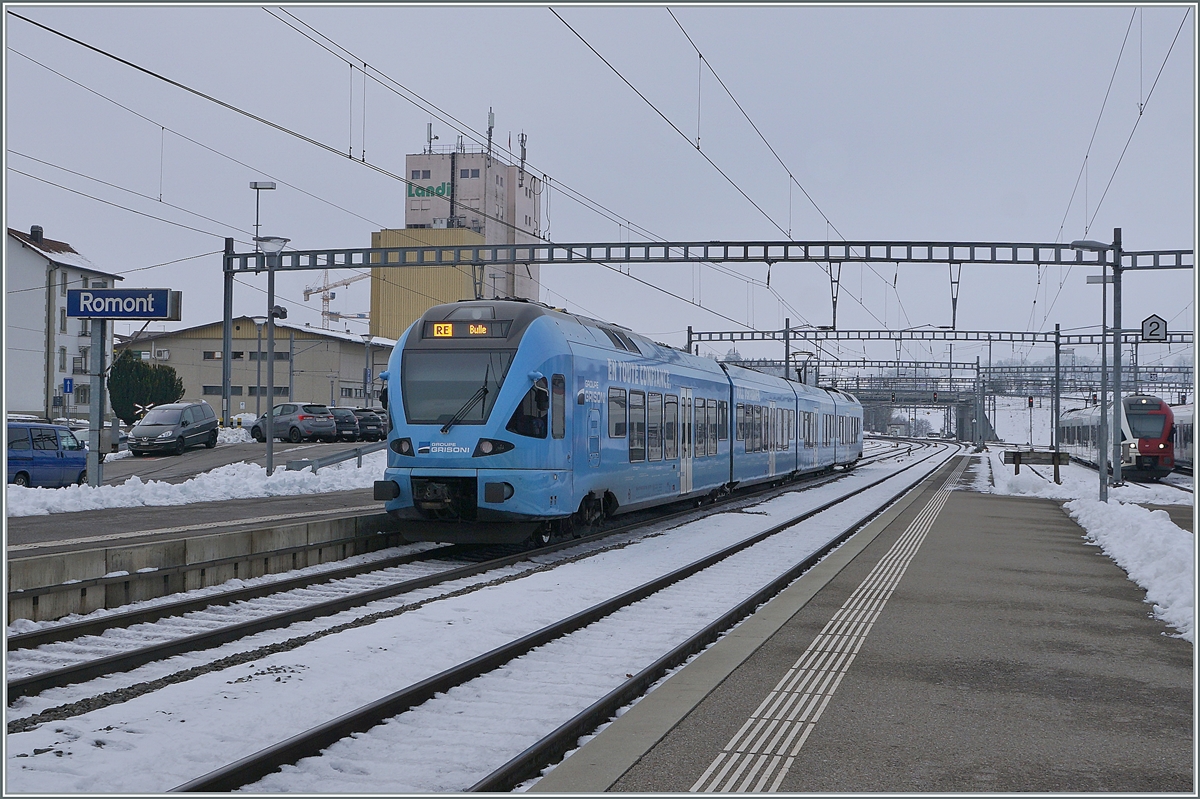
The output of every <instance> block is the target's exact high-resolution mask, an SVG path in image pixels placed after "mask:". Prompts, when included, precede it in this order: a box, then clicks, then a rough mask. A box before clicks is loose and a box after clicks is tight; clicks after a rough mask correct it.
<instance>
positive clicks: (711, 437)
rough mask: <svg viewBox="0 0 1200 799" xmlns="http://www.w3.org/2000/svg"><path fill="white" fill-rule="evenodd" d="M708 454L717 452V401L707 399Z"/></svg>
mask: <svg viewBox="0 0 1200 799" xmlns="http://www.w3.org/2000/svg"><path fill="white" fill-rule="evenodd" d="M708 454H709V455H716V454H717V401H716V400H709V401H708Z"/></svg>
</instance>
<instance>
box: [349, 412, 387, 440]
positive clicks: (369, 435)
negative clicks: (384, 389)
mask: <svg viewBox="0 0 1200 799" xmlns="http://www.w3.org/2000/svg"><path fill="white" fill-rule="evenodd" d="M353 413H354V415H355V416H357V417H358V435H359V437H360V438H361V439H362V440H363V441H378V440H379V439H381V438H383V437H384V436H385V435H386V434H387V431H386V430H384V428H383V426H384V424H385V422H384V421H383V419H381V418H380V417H379V414H378V413H377V412H376V411H374V410H372V409H370V408H354V409H353Z"/></svg>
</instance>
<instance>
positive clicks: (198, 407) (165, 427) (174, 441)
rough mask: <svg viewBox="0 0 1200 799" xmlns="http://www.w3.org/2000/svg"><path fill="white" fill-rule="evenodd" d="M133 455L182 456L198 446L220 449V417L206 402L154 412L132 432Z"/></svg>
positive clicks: (160, 407) (149, 413)
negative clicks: (152, 453) (218, 435)
mask: <svg viewBox="0 0 1200 799" xmlns="http://www.w3.org/2000/svg"><path fill="white" fill-rule="evenodd" d="M128 442H129V451H130V452H132V453H133V454H134V455H145V454H146V453H147V452H171V453H174V454H176V455H182V454H183V451H184V450H185V449H187V448H188V447H194V446H196V445H197V444H203V445H204V446H206V447H208V448H209V449H212V448H213V447H215V446H216V445H217V415H216V414H215V413H214V412H213V409H212V408H211V407H210V406H209V404H208V403H207V402H205V401H204V400H199V401H197V402H172V403H171V404H170V405H159V406H158V407H157V408H151V409H150V410H149V411H147V412H146V415H145V416H143V417H142V418H141V419H140V420H139V421H138V422H137V423H136V424H135V425H134V426H133V427H132V429H130V431H129V439H128Z"/></svg>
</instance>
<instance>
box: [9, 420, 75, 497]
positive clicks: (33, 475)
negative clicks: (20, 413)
mask: <svg viewBox="0 0 1200 799" xmlns="http://www.w3.org/2000/svg"><path fill="white" fill-rule="evenodd" d="M8 482H9V483H11V484H13V485H19V486H28V487H32V488H36V487H39V486H41V487H45V488H59V487H61V486H66V485H71V484H72V483H78V484H79V485H83V484H84V483H86V482H87V450H86V449H85V448H84V445H83V442H82V441H80V440H79V439H78V438H76V437H75V434H74V433H72V432H71V430H70V428H68V427H64V426H62V425H57V424H44V423H40V422H9V423H8Z"/></svg>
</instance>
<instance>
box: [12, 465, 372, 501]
mask: <svg viewBox="0 0 1200 799" xmlns="http://www.w3.org/2000/svg"><path fill="white" fill-rule="evenodd" d="M386 465H387V453H386V452H382V451H381V452H372V453H370V454H368V455H364V456H363V467H362V468H361V469H359V468H357V467H356V466H355V461H354V460H349V461H346V462H344V463H339V464H337V465H335V466H326V467H325V468H324V469H321V471H320V472H319V473H318V474H313V473H312V470H311V469H305V470H303V471H299V472H289V471H287V470H286V469H284V468H283V466H282V465H280V466H278V467H276V469H275V473H274V474H273V475H271V476H270V477H267V470H266V469H264V468H263V467H262V466H259V465H257V464H253V463H231V464H229V465H227V466H222V467H220V468H217V469H213V470H212V471H211V472H205V473H204V474H200V475H197V476H196V477H193V478H192V479H191V480H187V481H186V482H183V483H176V484H172V483H164V482H160V481H158V480H151V481H150V482H148V483H147V482H144V481H143V480H142V479H141V478H139V477H138V476H137V475H134V476H133V477H130V478H129V479H128V480H126V481H125V482H124V483H122V484H121V485H115V486H97V487H92V486H86V485H83V486H68V487H66V488H21V487H20V486H15V485H10V486H8V496H7V503H6V504H7V506H8V507H7V514H8V515H9V516H44V515H46V514H50V513H70V512H73V511H82V510H100V509H102V508H136V507H140V506H144V505H186V504H189V503H192V502H210V501H214V500H226V499H249V498H252V497H279V496H296V495H299V494H324V493H328V492H330V491H348V490H351V489H356V488H370V487H371V485H372V484H373V483H374V481H375V480H376V479H377V478H378V477H379V476H380V475H382V474H383V470H384V467H385V466H386Z"/></svg>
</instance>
